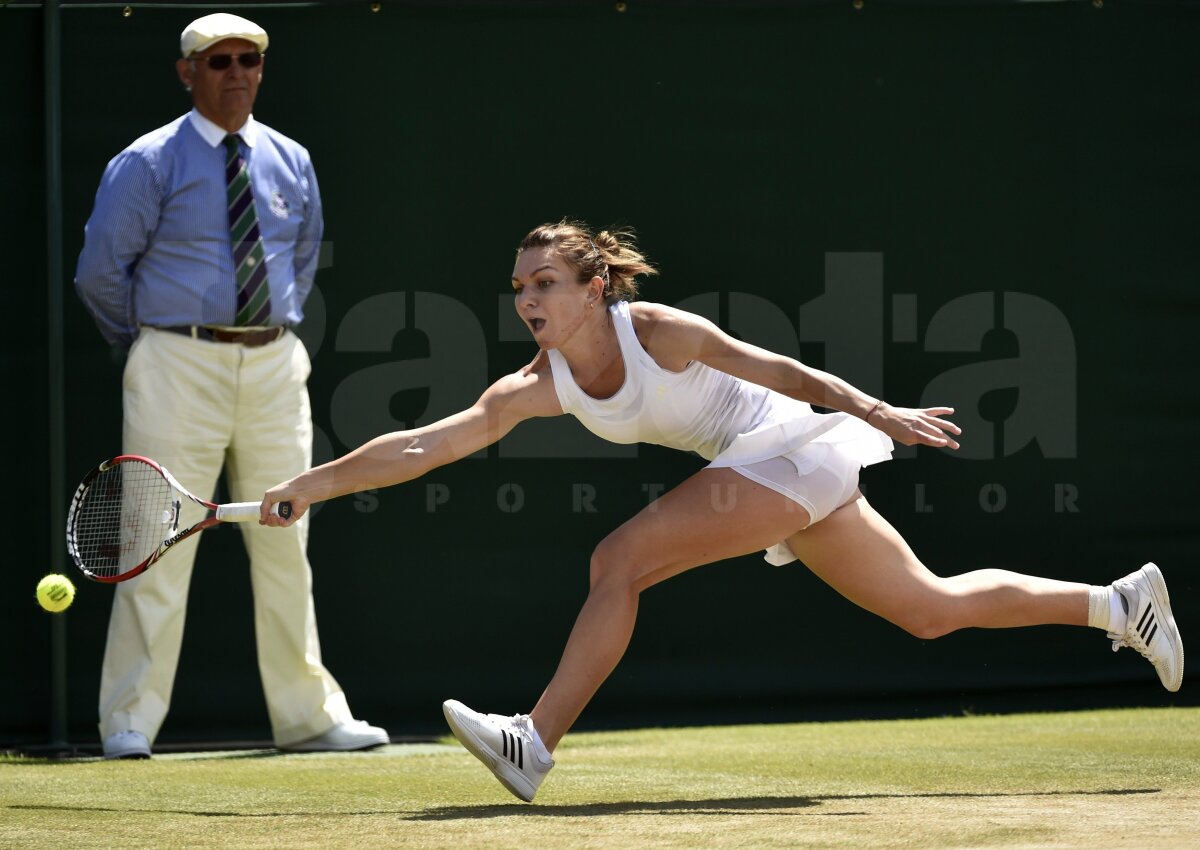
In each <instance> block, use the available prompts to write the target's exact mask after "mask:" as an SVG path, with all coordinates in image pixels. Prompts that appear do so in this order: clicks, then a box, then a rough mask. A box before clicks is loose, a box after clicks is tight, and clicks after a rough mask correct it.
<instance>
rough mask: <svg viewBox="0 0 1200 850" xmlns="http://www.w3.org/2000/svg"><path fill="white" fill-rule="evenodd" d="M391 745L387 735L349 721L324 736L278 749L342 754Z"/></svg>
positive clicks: (376, 729) (362, 722)
mask: <svg viewBox="0 0 1200 850" xmlns="http://www.w3.org/2000/svg"><path fill="white" fill-rule="evenodd" d="M388 743H391V739H390V738H388V733H387V732H386V731H384V730H383V729H380V728H379V727H378V726H371V725H370V724H368V723H367V722H366V721H365V720H351V721H349V722H347V723H342V724H339V725H338V726H334V727H333V728H332V729H330V730H329V731H328V732H326V733H325V734H324V735H318V736H317V737H315V738H309V739H308V740H307V741H301V742H299V743H298V744H289V745H287V746H286V747H280V748H279V749H281V750H287V751H288V752H289V753H330V752H333V753H344V752H350V751H352V750H369V749H371V748H372V747H382V746H383V745H384V744H388Z"/></svg>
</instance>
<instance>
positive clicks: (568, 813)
mask: <svg viewBox="0 0 1200 850" xmlns="http://www.w3.org/2000/svg"><path fill="white" fill-rule="evenodd" d="M1161 791H1162V789H1161V788H1111V789H1105V790H1100V791H1016V792H1013V793H1009V794H984V793H975V792H968V791H939V792H930V793H925V794H823V795H815V796H812V797H732V798H727V799H717V800H662V801H658V802H625V803H585V804H577V805H568V806H543V805H533V806H530V805H524V804H521V803H509V804H506V805H499V806H497V805H488V806H446V807H444V808H435V809H427V810H425V811H424V812H421V813H419V814H413V815H410V816H409V817H407V818H406V820H416V821H426V820H475V819H481V818H497V817H509V816H511V815H513V814H515V813H516V812H518V811H519V812H521V813H522V814H526V815H530V816H533V817H595V816H600V815H636V814H654V815H671V814H686V815H731V814H737V813H739V812H740V813H745V814H760V813H764V812H775V813H777V814H784V813H785V812H782V811H781V810H783V809H808V808H813V807H814V806H819V805H821V804H822V803H828V802H834V801H846V800H908V799H912V800H921V799H942V798H948V799H956V798H959V799H1006V798H1020V797H1077V796H1123V795H1128V794H1158V793H1160V792H1161ZM797 814H801V813H800V812H797ZM865 814H867V812H830V813H829V815H830V816H838V817H845V816H847V815H865Z"/></svg>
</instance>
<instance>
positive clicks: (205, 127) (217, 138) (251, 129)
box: [188, 108, 258, 148]
mask: <svg viewBox="0 0 1200 850" xmlns="http://www.w3.org/2000/svg"><path fill="white" fill-rule="evenodd" d="M188 118H189V119H191V122H192V126H193V127H195V128H196V132H197V133H199V134H200V138H202V139H204V141H206V142H208V144H209V146H210V147H214V148H215V147H216V146H217V145H219V144H221V143H222V142H223V141H225V137H226V136H228V135H229V133H227V132H225V129H224V128H223V127H218V126H217V125H216V124H214V123H213V122H212V121H209V120H208V119H207V118H205V117H204V116H203V115H201V114H200V111H199V110H198V109H195V108H193V109H192V111H191V112H189V113H188ZM237 135H239V136H241V137H242V141H243V142H245V143H246V147H248V148H253V147H254V144H255V142H257V141H258V124H257V123H255V121H254V116H253V115H251V116H250V117H249V118H247V119H246V123H245V124H243V125H242V128H241V129H240V130H238V131H237Z"/></svg>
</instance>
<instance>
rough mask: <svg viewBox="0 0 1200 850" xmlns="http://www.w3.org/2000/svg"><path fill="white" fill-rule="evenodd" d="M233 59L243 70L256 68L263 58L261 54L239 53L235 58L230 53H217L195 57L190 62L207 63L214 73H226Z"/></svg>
mask: <svg viewBox="0 0 1200 850" xmlns="http://www.w3.org/2000/svg"><path fill="white" fill-rule="evenodd" d="M234 59H237V62H238V64H239V65H241V66H242V67H243V68H257V67H258V66H259V65H261V64H262V60H263V57H262V54H261V53H239V54H237V55H236V56H234V55H233V54H232V53H217V54H214V55H212V56H195V57H193V58H192V59H191V61H192V62H207V63H208V67H209V68H211V69H212V70H214V71H226V70H228V69H229V66H231V65H232V64H233V60H234Z"/></svg>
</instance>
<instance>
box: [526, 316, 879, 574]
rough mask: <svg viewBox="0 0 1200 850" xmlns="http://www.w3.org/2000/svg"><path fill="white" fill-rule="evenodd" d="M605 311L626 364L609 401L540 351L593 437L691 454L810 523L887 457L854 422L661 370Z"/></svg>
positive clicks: (712, 378)
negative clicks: (778, 498)
mask: <svg viewBox="0 0 1200 850" xmlns="http://www.w3.org/2000/svg"><path fill="white" fill-rule="evenodd" d="M608 309H609V314H610V316H611V317H612V322H613V326H614V327H615V328H616V332H617V341H618V343H619V344H620V347H621V357H622V359H623V360H624V361H625V382H624V383H623V384H622V385H621V388H620V389H619V390H617V392H616V393H615V394H614V395H613V396H611V397H609V398H606V399H596V398H592V397H591V396H589V395H588V394H587V393H585V392H584V391H583V390H582V389H580V387H579V385H578V384H577V383H575V378H574V376H573V375H572V374H571V368H570V366H569V365H568V364H567V361H566V358H564V357H563V356H562V355H561V354H560V353H559V352H558V351H557V350H556V349H551V350H550V351H549V352H547V353H548V355H549V357H550V367H551V371H552V374H553V376H554V390H555V392H556V393H557V394H558V400H559V403H560V404H561V405H562V409H563V411H564V412H565V413H569V414H571V415H572V416H574V417H575V418H576V419H578V420H579V421H580V422H581V423H583V425H584V427H585V428H587V429H588V430H589V431H591V432H592V433H593V434H596V435H597V436H599V437H602V438H604V439H605V440H608V441H609V442H613V443H652V444H654V445H660V446H668V447H670V448H673V449H682V450H683V451H690V452H695V453H696V454H698V455H700V456H701V457H702V458H704V459H705V460H707V461H709V466H710V467H731V468H733V469H735V470H736V471H737V472H739V473H741V474H742V475H745V476H746V477H748V478H751V479H753V480H755V481H757V482H759V483H760V484H763V485H764V486H766V487H770V488H771V489H772V490H776V491H777V492H779V493H782V494H783V495H785V496H787V497H789V498H791V499H793V500H794V501H796V502H798V503H799V504H800V505H801V506H802V507H804V509H805V510H806V511H807V512H808V514H809V516H810V517H811V521H812V522H817V521H819V520H821V519H824V518H825V517H826V516H828V515H829V514H830V513H832V512H833V511H834V510H835V509H837V508H838V507H840V506H841V505H842V504H844V503H845V502H846V500H847V499H849V497H850V495H851V494H852V493H853V492H854V490H855V488H856V487H857V485H858V470H859V469H860V468H862V467H864V466H869V465H871V464H873V463H879V462H880V461H884V460H889V459H890V458H891V456H892V441H891V440H890V439H889V438H888V437H887V436H886V435H885V434H883V433H881V432H880V431H878V430H876V429H875V428H873V427H871V426H870V425H868V424H867V423H865V422H863V421H862V420H861V419H858V418H856V417H853V416H850V415H848V414H845V413H829V414H821V413H816V412H814V411H813V409H812V407H811V406H810V405H808V404H806V403H805V402H802V401H798V400H796V399H794V398H790V397H788V396H785V395H783V394H781V393H777V392H775V391H774V390H769V389H766V388H765V387H761V386H759V385H757V384H752V383H750V382H748V381H743V380H741V379H740V378H735V377H734V376H732V375H729V374H726V373H725V372H721V371H718V370H716V369H713V368H711V367H709V366H706V365H705V364H703V363H701V362H699V361H697V360H693V361H692V362H691V363H689V364H688V365H687V367H686V368H684V369H683V371H681V372H671V371H669V370H667V369H664V368H663V367H661V366H659V365H658V363H656V362H655V361H654V358H653V357H651V356H650V354H649V353H648V352H647V351H646V350H645V349H644V348H642V345H641V343H640V342H639V341H638V338H637V334H636V333H635V331H634V328H633V320H632V318H631V317H630V315H629V304H628V303H627V302H625V301H618V302H617V303H615V304H613V305H611V306H610V307H609V308H608ZM766 559H767V561H769V562H770V563H773V564H785V563H788V562H790V561H794V560H796V557H795V555H793V554H792V553H791V551H790V550H789V549H788V548H787V546H786V544H783V543H780V544H778V545H776V546H773V547H771V548H770V549H768V550H767V554H766Z"/></svg>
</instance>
